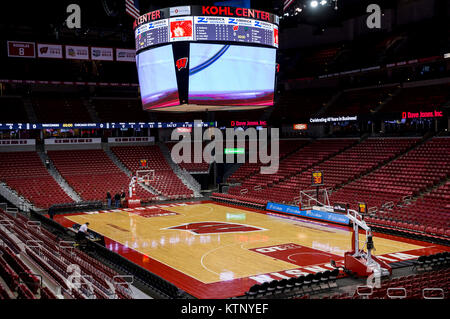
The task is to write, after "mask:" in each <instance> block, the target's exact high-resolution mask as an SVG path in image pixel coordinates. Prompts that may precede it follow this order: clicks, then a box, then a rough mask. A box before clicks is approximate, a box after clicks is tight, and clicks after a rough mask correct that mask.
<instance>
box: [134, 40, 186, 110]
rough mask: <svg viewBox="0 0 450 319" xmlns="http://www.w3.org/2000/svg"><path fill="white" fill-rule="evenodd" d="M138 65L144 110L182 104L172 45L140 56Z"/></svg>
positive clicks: (137, 60)
mask: <svg viewBox="0 0 450 319" xmlns="http://www.w3.org/2000/svg"><path fill="white" fill-rule="evenodd" d="M136 64H137V69H138V76H139V86H140V90H141V98H142V105H143V108H144V110H151V109H155V108H160V107H168V106H175V105H179V104H180V98H179V95H178V84H177V77H176V74H175V67H174V59H173V51H172V45H165V46H162V47H158V48H155V49H151V50H148V51H145V52H142V53H140V54H138V55H137V56H136Z"/></svg>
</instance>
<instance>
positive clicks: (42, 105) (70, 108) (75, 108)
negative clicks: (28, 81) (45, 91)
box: [32, 96, 92, 123]
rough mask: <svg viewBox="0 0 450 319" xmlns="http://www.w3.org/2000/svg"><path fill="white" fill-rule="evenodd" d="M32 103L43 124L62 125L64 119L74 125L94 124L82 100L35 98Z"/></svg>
mask: <svg viewBox="0 0 450 319" xmlns="http://www.w3.org/2000/svg"><path fill="white" fill-rule="evenodd" d="M32 103H33V107H34V112H35V113H36V116H37V117H38V120H39V121H40V122H41V123H60V122H61V120H62V119H66V121H67V120H68V119H70V121H71V122H72V123H86V122H87V123H90V122H92V119H91V117H90V116H89V113H88V111H87V109H86V107H85V106H84V105H83V104H82V100H81V99H80V98H70V97H65V96H60V97H55V96H35V97H33V98H32Z"/></svg>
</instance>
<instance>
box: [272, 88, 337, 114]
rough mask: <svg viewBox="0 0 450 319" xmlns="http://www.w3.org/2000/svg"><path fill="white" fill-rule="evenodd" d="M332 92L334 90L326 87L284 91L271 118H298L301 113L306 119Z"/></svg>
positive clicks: (321, 105) (322, 105) (322, 104)
mask: <svg viewBox="0 0 450 319" xmlns="http://www.w3.org/2000/svg"><path fill="white" fill-rule="evenodd" d="M333 94H335V91H334V90H331V89H328V88H320V89H307V90H305V89H304V90H289V91H285V92H283V94H282V95H281V96H280V99H279V102H278V104H277V107H276V108H275V109H274V110H273V113H272V118H273V119H289V120H292V119H296V120H300V118H299V115H300V114H301V116H302V117H303V118H304V119H305V120H306V119H308V118H309V117H311V116H313V115H314V114H316V113H317V112H318V111H319V110H320V109H321V108H322V107H324V106H325V105H326V103H327V102H329V101H330V100H331V98H332V97H333Z"/></svg>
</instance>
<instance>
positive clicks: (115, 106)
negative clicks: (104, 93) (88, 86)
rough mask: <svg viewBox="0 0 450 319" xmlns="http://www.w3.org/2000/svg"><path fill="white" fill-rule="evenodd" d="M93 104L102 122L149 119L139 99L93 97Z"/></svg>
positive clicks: (142, 120)
mask: <svg viewBox="0 0 450 319" xmlns="http://www.w3.org/2000/svg"><path fill="white" fill-rule="evenodd" d="M91 104H92V105H93V106H94V108H95V111H96V112H97V115H98V117H99V118H100V120H101V121H102V122H146V121H148V119H149V115H148V112H146V111H144V110H143V109H142V103H141V101H140V100H139V99H121V98H116V99H112V98H105V99H103V98H93V99H92V100H91Z"/></svg>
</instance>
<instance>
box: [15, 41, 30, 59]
mask: <svg viewBox="0 0 450 319" xmlns="http://www.w3.org/2000/svg"><path fill="white" fill-rule="evenodd" d="M8 56H9V57H18V58H35V57H36V54H35V44H34V42H21V41H8Z"/></svg>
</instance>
